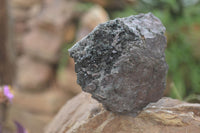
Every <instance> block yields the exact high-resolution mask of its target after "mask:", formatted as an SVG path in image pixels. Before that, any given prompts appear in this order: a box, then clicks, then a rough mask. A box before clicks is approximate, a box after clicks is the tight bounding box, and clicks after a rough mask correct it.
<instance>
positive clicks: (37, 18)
mask: <svg viewBox="0 0 200 133" xmlns="http://www.w3.org/2000/svg"><path fill="white" fill-rule="evenodd" d="M147 12H152V13H153V14H154V15H155V16H157V17H158V18H159V19H160V20H161V21H162V22H163V24H164V25H165V27H166V29H167V30H166V37H167V41H168V44H167V49H166V59H167V63H168V65H169V71H168V77H167V87H166V91H165V96H169V97H172V98H176V99H180V100H184V101H187V102H200V0H1V1H0V61H1V64H0V85H6V84H7V85H11V88H12V90H13V93H14V99H13V102H12V103H10V104H9V106H8V107H7V109H6V113H4V114H1V112H2V111H0V117H2V116H4V117H5V120H4V122H6V127H7V128H8V129H9V131H8V132H13V131H14V130H15V127H14V125H13V123H12V121H13V120H15V121H18V122H19V123H21V125H23V127H25V128H26V129H27V130H28V131H29V132H30V133H43V128H44V127H45V125H46V124H48V123H49V121H50V120H51V119H52V118H53V117H54V116H55V114H56V113H57V112H58V110H59V109H60V108H61V107H62V106H63V105H64V104H65V103H66V102H67V101H68V100H69V99H71V98H72V97H74V96H75V95H77V94H78V93H79V92H81V88H80V87H79V86H78V85H77V84H76V74H75V72H74V62H73V60H72V59H71V58H70V57H69V55H68V51H67V50H68V48H70V47H71V46H72V45H73V44H75V42H77V41H79V40H80V39H81V38H83V37H84V36H85V35H87V34H88V33H89V32H91V31H92V29H93V28H94V27H95V26H97V25H98V24H100V23H103V22H106V21H108V20H110V19H115V18H117V17H126V16H130V15H135V14H139V13H147ZM0 106H2V105H0ZM2 108H4V106H3V107H0V110H1V109H2ZM0 121H2V120H1V119H0ZM0 124H1V122H0ZM0 127H1V125H0Z"/></svg>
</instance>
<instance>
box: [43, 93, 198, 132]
mask: <svg viewBox="0 0 200 133" xmlns="http://www.w3.org/2000/svg"><path fill="white" fill-rule="evenodd" d="M199 112H200V104H190V103H185V102H182V101H179V100H174V99H171V98H162V99H160V100H159V101H158V102H156V103H151V104H149V105H148V106H147V107H146V108H144V109H143V111H142V112H141V113H140V114H139V115H138V116H137V117H132V116H127V115H117V114H114V113H111V112H109V111H106V110H104V109H103V108H102V106H101V104H99V103H98V102H97V101H96V100H94V99H92V98H91V97H90V95H89V94H85V93H81V94H80V95H78V96H76V97H75V98H73V99H72V100H70V101H68V102H67V104H66V105H65V106H64V107H63V108H62V109H61V110H60V112H59V113H58V114H57V116H56V117H55V118H54V120H53V121H52V122H51V123H50V124H49V125H48V127H47V128H46V130H45V133H199V131H200V126H199V125H200V113H199Z"/></svg>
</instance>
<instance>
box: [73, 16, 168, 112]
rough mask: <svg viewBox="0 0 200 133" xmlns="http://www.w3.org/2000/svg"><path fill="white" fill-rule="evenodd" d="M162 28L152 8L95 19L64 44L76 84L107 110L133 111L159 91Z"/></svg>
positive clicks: (154, 98)
mask: <svg viewBox="0 0 200 133" xmlns="http://www.w3.org/2000/svg"><path fill="white" fill-rule="evenodd" d="M164 32H165V27H164V26H163V25H162V23H161V22H160V20H159V19H158V18H156V17H155V16H153V15H152V14H151V13H148V14H139V15H135V16H130V17H127V18H117V19H115V20H111V21H108V22H106V23H104V24H100V25H99V26H97V27H96V28H95V29H94V30H93V31H92V32H91V33H90V34H89V35H88V36H86V37H85V38H83V39H82V40H81V41H79V42H78V43H76V44H75V45H74V46H73V47H72V48H71V49H69V52H70V56H71V57H73V58H74V60H75V71H76V73H77V82H78V84H79V85H80V86H81V87H82V89H83V91H86V92H89V93H91V94H92V97H93V98H95V99H97V100H98V101H99V102H101V103H102V104H103V105H104V107H105V108H107V109H108V110H110V111H113V112H116V113H120V114H129V115H133V116H135V115H137V114H138V113H139V112H140V111H141V110H142V108H143V107H145V106H146V105H147V104H148V103H150V102H155V101H157V100H159V99H160V98H161V97H162V95H163V90H164V88H165V84H166V81H165V80H166V73H167V69H168V66H167V64H166V62H165V53H164V50H165V47H166V38H165V36H164Z"/></svg>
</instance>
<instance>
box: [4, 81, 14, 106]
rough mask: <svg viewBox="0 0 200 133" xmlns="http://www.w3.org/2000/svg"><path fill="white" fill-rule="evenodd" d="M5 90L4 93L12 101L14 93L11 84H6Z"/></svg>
mask: <svg viewBox="0 0 200 133" xmlns="http://www.w3.org/2000/svg"><path fill="white" fill-rule="evenodd" d="M3 92H4V95H5V96H6V97H7V98H8V100H9V101H10V102H12V99H13V97H14V95H13V94H12V93H11V92H10V89H9V86H7V85H5V86H4V88H3Z"/></svg>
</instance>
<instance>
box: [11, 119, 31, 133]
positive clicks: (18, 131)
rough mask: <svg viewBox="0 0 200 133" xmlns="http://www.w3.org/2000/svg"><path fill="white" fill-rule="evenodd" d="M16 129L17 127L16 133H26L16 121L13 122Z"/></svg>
mask: <svg viewBox="0 0 200 133" xmlns="http://www.w3.org/2000/svg"><path fill="white" fill-rule="evenodd" d="M14 123H15V125H16V127H17V133H28V132H27V131H26V129H25V128H24V127H23V126H22V125H21V124H20V123H19V122H17V121H14Z"/></svg>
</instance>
